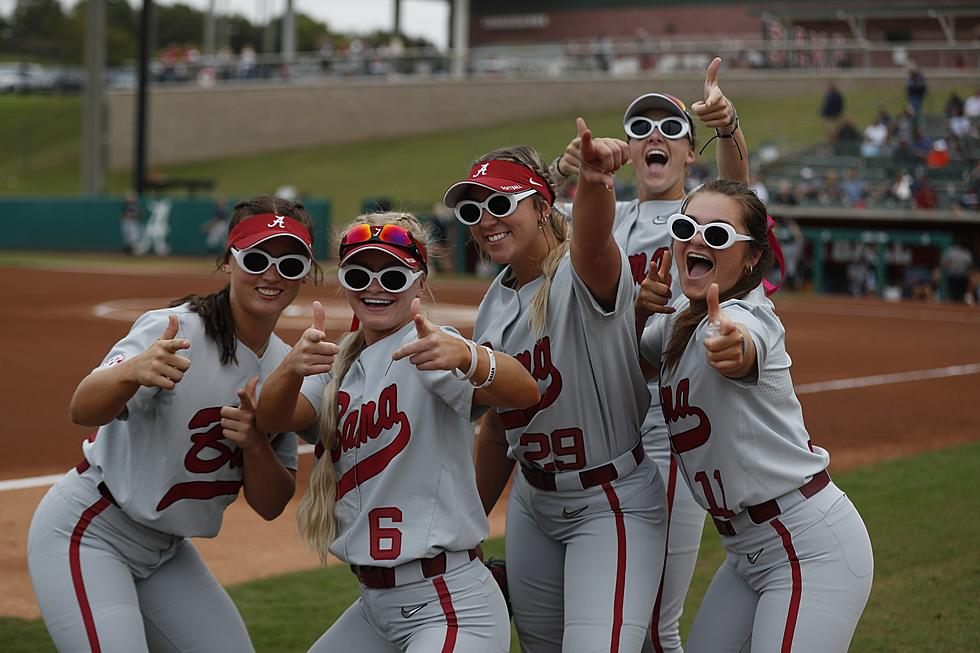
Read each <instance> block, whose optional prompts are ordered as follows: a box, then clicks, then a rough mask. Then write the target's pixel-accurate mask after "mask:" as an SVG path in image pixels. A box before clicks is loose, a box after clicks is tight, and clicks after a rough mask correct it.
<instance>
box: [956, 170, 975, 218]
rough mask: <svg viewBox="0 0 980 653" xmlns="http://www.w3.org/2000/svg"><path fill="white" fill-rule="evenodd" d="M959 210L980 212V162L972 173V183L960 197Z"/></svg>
mask: <svg viewBox="0 0 980 653" xmlns="http://www.w3.org/2000/svg"><path fill="white" fill-rule="evenodd" d="M958 205H959V208H961V209H964V210H967V211H977V210H980V161H977V163H976V165H974V166H973V170H972V171H971V172H970V182H969V185H968V186H967V187H966V190H964V191H963V194H962V195H960V199H959V202H958Z"/></svg>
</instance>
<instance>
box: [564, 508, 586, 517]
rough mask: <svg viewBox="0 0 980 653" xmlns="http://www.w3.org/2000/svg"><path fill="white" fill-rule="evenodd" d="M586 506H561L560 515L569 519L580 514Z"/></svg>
mask: <svg viewBox="0 0 980 653" xmlns="http://www.w3.org/2000/svg"><path fill="white" fill-rule="evenodd" d="M586 508H588V506H582V507H581V508H576V509H575V510H569V509H568V508H562V509H561V515H562V517H564V518H565V519H571V518H572V517H577V516H578V515H581V514H582V513H583V512H585V509H586Z"/></svg>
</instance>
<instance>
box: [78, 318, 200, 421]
mask: <svg viewBox="0 0 980 653" xmlns="http://www.w3.org/2000/svg"><path fill="white" fill-rule="evenodd" d="M171 313H176V311H173V310H156V311H150V312H148V313H144V314H143V315H141V316H139V318H137V320H136V322H134V323H133V326H132V327H131V328H130V329H129V333H127V334H126V335H125V336H124V337H123V339H122V340H120V341H119V342H117V343H116V344H114V345H113V346H112V348H111V349H110V350H109V353H108V354H106V355H105V358H103V359H102V363H101V364H100V365H99V366H98V367H96V368H95V369H94V370H92V371H93V372H97V371H99V370H104V369H107V368H109V367H112V366H113V365H118V364H119V363H122V362H123V361H124V360H128V359H130V358H133V357H134V356H138V355H139V354H142V353H143V352H144V351H146V350H147V349H148V348H149V347H150V346H151V345H152V344H153V343H154V342H156V341H157V340H158V339H159V338H160V336H162V335H163V332H164V331H166V329H167V324H168V322H169V320H170V315H171ZM193 317H194V318H195V319H196V318H197V316H196V315H194V316H193ZM176 337H178V338H183V337H186V333H185V331H184V325H183V324H181V326H180V328H179V329H178V330H177V336H176ZM193 349H194V343H193V342H191V347H190V349H182V350H180V351H179V352H178V353H179V354H180V355H181V356H183V357H184V358H188V359H190V358H191V357H192V353H193ZM161 392H169V391H167V390H163V389H162V388H156V387H147V386H140V388H139V389H138V390H137V391H136V393H135V394H134V395H133V396H132V397H131V398H130V399H129V401H127V402H126V408H125V409H123V412H122V413H120V414H119V415H118V416H117V417H116V419H121V420H125V419H128V418H129V413H130V412H132V411H140V410H145V409H146V408H147V407H148V406H150V405H151V404H152V402H153V400H154V399H155V398H156V396H157V395H158V394H159V393H161Z"/></svg>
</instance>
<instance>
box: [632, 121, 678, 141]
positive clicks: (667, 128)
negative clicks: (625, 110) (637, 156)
mask: <svg viewBox="0 0 980 653" xmlns="http://www.w3.org/2000/svg"><path fill="white" fill-rule="evenodd" d="M623 126H624V127H625V128H626V135H627V136H629V137H630V138H636V139H641V140H642V139H644V138H649V136H650V134H652V133H653V130H654V128H656V129H659V130H660V133H661V134H663V135H664V137H665V138H669V139H671V140H677V139H679V138H684V137H685V136H687V135H688V133H690V131H691V126H690V125H689V124H688V123H687V121H686V120H681V119H680V118H677V117H675V116H669V117H667V118H664V119H663V120H654V119H652V118H647V117H646V116H633V117H632V118H630V119H629V120H627V121H626V123H625V124H624V125H623Z"/></svg>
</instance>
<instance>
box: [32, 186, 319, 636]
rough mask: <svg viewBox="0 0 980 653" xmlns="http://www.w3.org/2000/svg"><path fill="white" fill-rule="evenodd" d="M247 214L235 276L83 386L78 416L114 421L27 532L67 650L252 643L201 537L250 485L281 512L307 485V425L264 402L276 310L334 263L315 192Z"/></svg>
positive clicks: (234, 238) (143, 327)
mask: <svg viewBox="0 0 980 653" xmlns="http://www.w3.org/2000/svg"><path fill="white" fill-rule="evenodd" d="M231 226H232V230H231V233H230V235H229V237H228V244H227V248H226V249H225V252H224V254H223V255H222V257H221V258H220V261H221V263H220V264H221V265H222V266H223V268H224V270H225V271H226V272H227V273H228V274H229V276H230V280H229V283H228V285H227V286H225V288H224V289H223V290H221V291H219V292H217V293H214V294H211V295H207V296H204V297H202V296H199V295H189V296H187V297H184V298H183V299H179V300H176V301H175V302H174V303H173V304H172V305H171V307H170V308H166V309H161V310H155V311H150V312H148V313H145V314H144V315H143V316H141V317H140V318H139V319H137V320H136V322H135V323H134V324H133V326H132V328H131V329H130V331H129V333H128V334H127V335H126V336H125V337H124V338H123V339H122V340H120V341H119V342H118V343H116V344H115V345H114V346H113V347H112V348H111V349H110V350H109V353H108V354H107V355H106V357H105V359H104V360H103V362H102V364H101V365H100V366H99V367H97V368H96V369H95V370H94V371H93V372H92V373H91V374H89V375H88V376H87V377H86V378H85V379H84V380H83V381H82V382H81V383H80V384H79V386H78V389H77V390H76V391H75V395H74V397H72V401H71V406H70V413H71V417H72V420H73V421H74V422H75V423H77V424H84V425H90V426H98V427H99V428H98V430H97V431H96V432H95V434H94V435H93V436H92V437H90V438H89V439H88V440H87V441H86V442H85V443H84V444H83V445H82V450H83V453H84V456H85V457H84V459H83V460H82V462H81V463H79V464H78V465H77V466H76V467H75V469H74V470H72V471H69V472H68V473H67V474H66V475H65V476H64V477H63V478H61V479H60V480H59V481H58V482H57V483H55V485H54V486H53V487H52V488H51V489H50V490H49V491H48V493H47V494H46V495H45V496H44V498H43V499H42V501H41V503H40V505H39V506H38V508H37V511H36V512H35V513H34V519H33V521H32V522H31V528H30V534H29V537H28V543H27V560H28V566H29V568H30V574H31V581H32V582H33V584H34V592H35V594H36V595H37V600H38V603H39V605H40V607H41V613H42V615H43V617H44V622H45V624H46V626H47V628H48V632H49V633H50V634H51V637H52V639H53V640H54V643H55V646H56V647H57V648H58V650H59V651H93V652H95V651H101V652H102V653H110V652H124V653H132V652H133V651H209V652H210V651H227V652H228V653H241V652H242V651H251V650H252V645H251V643H250V641H249V637H248V633H247V632H246V630H245V624H244V623H243V622H242V619H241V617H240V616H239V614H238V611H237V610H236V609H235V606H234V604H233V603H232V601H231V599H230V598H229V597H228V595H227V594H226V593H225V591H224V589H223V588H222V587H221V586H220V585H219V584H218V582H217V580H216V579H215V578H214V576H212V575H211V573H210V571H208V569H207V567H206V566H205V565H204V562H203V561H202V559H201V557H200V555H199V554H198V552H197V550H196V549H195V548H194V545H193V544H191V541H190V539H189V538H191V537H214V535H215V534H217V532H218V530H219V529H220V527H221V519H222V516H223V514H224V510H225V508H226V507H227V506H228V504H230V503H231V502H232V501H234V500H235V498H236V497H237V496H238V492H239V490H240V489H242V488H244V490H245V500H246V501H247V502H248V503H249V505H250V506H251V507H252V508H253V509H254V510H255V511H256V512H257V513H259V514H260V515H262V517H264V518H265V519H273V518H275V517H276V516H277V515H278V514H279V513H280V512H281V511H282V509H283V508H284V507H285V505H286V502H287V501H289V499H290V497H292V495H293V491H294V475H295V469H296V435H295V434H292V433H282V434H278V435H274V436H267V435H266V433H265V432H260V431H258V430H257V429H256V427H255V423H254V418H253V415H254V406H255V403H256V393H257V392H258V390H259V387H260V385H261V384H260V380H261V379H263V378H265V377H266V376H267V375H268V374H269V373H270V372H272V370H273V369H275V367H276V365H278V363H279V361H281V360H282V359H283V357H285V355H286V354H287V353H288V352H289V347H288V346H287V345H286V344H285V343H284V342H283V341H282V340H280V339H279V338H278V337H277V336H276V335H275V334H274V333H273V332H272V330H273V328H274V327H275V325H276V321H277V320H278V318H279V315H280V314H281V313H282V311H283V310H284V309H285V308H286V307H287V306H288V305H289V304H290V303H291V302H292V301H293V299H294V298H295V297H296V295H297V293H298V292H299V287H300V284H301V283H303V281H304V280H305V279H306V278H309V277H312V278H313V279H314V280H317V279H318V276H319V268H318V267H316V264H315V263H314V262H313V254H312V242H313V238H312V231H311V228H312V222H311V220H310V217H309V215H308V214H307V213H306V210H305V209H304V208H303V206H302V205H300V204H294V203H291V202H286V201H284V200H279V199H273V198H268V197H262V198H257V199H254V200H251V201H247V202H242V203H241V204H239V205H238V206H236V207H235V212H234V215H233V217H232V221H231ZM311 269H313V270H314V271H313V273H312V274H311Z"/></svg>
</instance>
